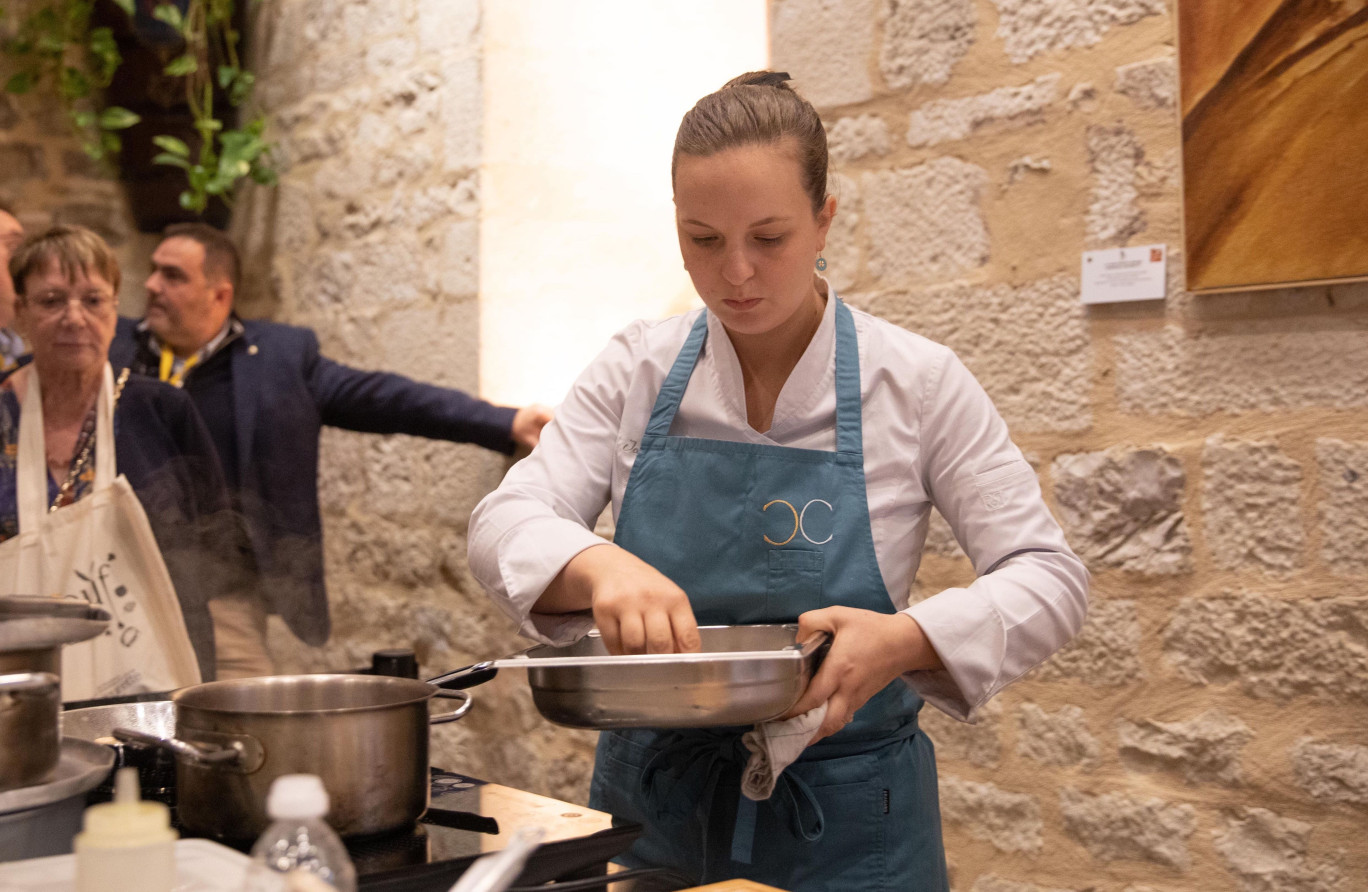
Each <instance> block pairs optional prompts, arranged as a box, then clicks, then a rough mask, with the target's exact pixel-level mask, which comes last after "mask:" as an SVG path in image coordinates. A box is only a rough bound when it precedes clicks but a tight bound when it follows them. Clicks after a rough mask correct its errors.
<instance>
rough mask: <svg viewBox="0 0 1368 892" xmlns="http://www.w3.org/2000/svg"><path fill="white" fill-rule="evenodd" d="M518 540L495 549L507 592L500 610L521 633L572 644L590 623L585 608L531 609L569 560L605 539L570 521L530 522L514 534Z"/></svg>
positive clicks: (590, 617)
mask: <svg viewBox="0 0 1368 892" xmlns="http://www.w3.org/2000/svg"><path fill="white" fill-rule="evenodd" d="M515 536H516V538H517V539H519V540H523V541H520V542H518V543H505V545H504V546H503V547H501V548H500V549H499V575H500V576H501V577H502V579H503V583H504V585H505V586H506V590H507V592H508V601H507V602H506V607H505V609H506V610H507V611H508V612H509V614H510V616H512V618H513V619H514V620H515V621H516V622H517V623H518V631H519V633H521V634H522V635H524V636H526V637H528V638H532V639H534V640H536V641H540V642H542V643H543V644H555V645H564V644H571V643H573V642H575V641H577V640H579V639H580V638H582V637H584V635H585V634H586V633H588V631H589V630H590V629H592V628H593V627H594V619H593V616H592V615H590V614H589V612H588V611H583V612H579V613H561V614H548V613H535V614H534V613H533V612H532V607H533V605H535V604H536V603H537V599H538V598H540V597H541V596H542V592H544V591H546V587H547V586H548V585H550V584H551V580H552V579H555V578H556V574H557V573H559V572H560V571H561V570H562V569H563V568H564V567H565V565H566V564H567V563H569V562H570V559H571V558H573V557H574V556H575V555H577V554H579V553H580V552H581V551H584V550H585V549H586V548H590V547H592V546H595V545H606V544H608V540H606V539H604V538H603V537H602V536H599V535H598V534H596V533H594V531H592V530H586V529H585V528H584V527H581V526H579V525H578V524H574V523H566V522H564V521H561V520H549V521H545V522H532V523H528V524H525V525H523V526H522V527H521V528H520V529H519V530H518V532H517V533H516V534H515Z"/></svg>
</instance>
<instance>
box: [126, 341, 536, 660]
mask: <svg viewBox="0 0 1368 892" xmlns="http://www.w3.org/2000/svg"><path fill="white" fill-rule="evenodd" d="M136 325H137V323H136V321H135V320H132V319H120V320H119V327H118V333H117V334H116V335H115V338H114V342H113V344H112V345H111V346H110V348H109V359H110V363H111V364H112V365H113V367H114V369H115V370H116V372H117V370H119V369H121V368H124V367H127V366H130V365H133V364H134V359H135V356H136V354H137V350H138V342H137V333H136ZM243 326H244V329H245V330H244V332H243V335H242V336H241V337H239V338H236V339H235V340H233V341H231V342H230V343H228V344H226V345H225V346H224V347H223V348H222V349H224V350H227V351H230V357H229V359H230V368H231V374H232V394H233V401H232V402H233V404H232V406H231V407H229V406H225V405H211V404H207V401H206V400H204V399H201V398H197V399H196V400H195V404H196V407H197V408H198V409H199V412H200V414H201V415H203V416H205V418H206V419H211V418H216V419H218V420H220V421H221V420H223V419H222V415H223V413H225V412H231V413H232V425H233V430H234V433H235V436H236V445H237V461H238V468H239V477H240V484H239V488H238V491H237V492H236V493H234V497H235V501H236V503H237V506H238V509H239V510H240V511H241V512H242V514H243V516H244V518H245V521H246V526H247V530H248V533H249V535H250V538H251V545H252V551H253V552H254V554H255V557H256V564H257V572H258V573H259V582H260V593H261V595H262V596H263V597H264V598H265V599H266V602H267V604H269V605H270V606H271V608H272V609H273V611H274V612H276V613H279V614H280V615H281V617H283V618H284V620H285V622H286V623H287V624H288V625H289V627H290V629H291V630H292V631H293V632H294V633H295V634H296V635H297V636H298V637H299V638H300V639H302V640H303V641H305V642H307V643H309V644H313V645H319V644H322V643H323V642H325V641H327V639H328V635H329V631H330V622H329V619H328V601H327V590H326V588H325V587H324V580H323V533H322V522H321V518H320V513H319V507H318V438H319V432H320V430H321V428H322V426H323V425H325V424H326V425H330V426H332V427H340V428H345V429H347V430H354V431H363V432H368V433H379V434H391V433H402V434H411V435H414V436H419V437H429V438H433V439H441V440H452V441H455V442H461V443H474V444H477V445H479V446H483V447H485V448H487V449H493V450H497V451H499V452H503V453H506V454H511V453H512V452H513V449H514V443H513V440H512V437H511V428H512V424H513V416H514V414H515V413H516V410H515V409H511V408H505V407H499V406H494V405H492V404H490V403H487V402H485V401H483V400H479V399H476V398H474V397H472V396H470V395H468V394H465V393H462V392H461V391H459V390H452V389H449V388H445V387H436V386H433V385H430V384H423V383H420V382H417V381H413V380H411V379H409V378H405V377H403V376H402V375H396V374H392V373H388V372H368V371H361V370H359V369H353V368H349V367H348V366H345V365H342V364H340V363H337V362H333V361H332V360H330V359H328V358H327V357H324V356H322V355H320V353H319V347H318V337H317V335H315V334H314V332H313V331H311V330H309V329H307V328H299V327H296V326H292V325H282V324H280V323H275V322H266V321H262V320H244V321H243ZM136 370H137V369H136V368H135V371H136ZM191 380H192V381H193V377H192V379H191ZM187 389H188V390H189V391H190V393H191V396H192V397H193V396H195V394H194V388H193V387H191V388H187ZM210 426H211V427H213V426H214V425H213V424H211V425H210Z"/></svg>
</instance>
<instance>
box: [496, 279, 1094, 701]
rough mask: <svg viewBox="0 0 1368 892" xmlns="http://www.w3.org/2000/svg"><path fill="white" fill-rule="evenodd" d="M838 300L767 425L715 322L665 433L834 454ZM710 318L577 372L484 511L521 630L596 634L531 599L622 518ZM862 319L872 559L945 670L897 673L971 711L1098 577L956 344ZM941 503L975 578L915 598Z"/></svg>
mask: <svg viewBox="0 0 1368 892" xmlns="http://www.w3.org/2000/svg"><path fill="white" fill-rule="evenodd" d="M830 297H834V292H831V293H830ZM830 297H829V298H828V300H827V306H826V312H825V313H824V315H823V317H822V322H821V325H820V326H819V327H818V329H817V333H816V334H815V335H814V336H813V338H812V342H811V343H810V344H809V345H808V348H807V350H806V351H805V352H804V354H803V356H802V358H801V359H800V360H799V362H798V365H797V366H796V367H795V368H794V370H793V372H792V374H791V375H790V376H789V379H788V381H787V382H786V383H785V385H784V388H783V390H782V391H781V392H780V394H779V399H778V402H777V404H776V405H775V409H774V420H773V422H772V424H771V427H770V429H769V431H767V432H766V433H759V432H757V431H756V430H754V429H753V428H751V427H750V425H749V424H748V423H747V420H746V399H745V390H744V387H743V386H742V380H741V366H740V363H739V362H738V361H737V357H736V353H735V351H734V349H733V348H732V345H731V341H730V339H729V338H728V337H727V334H726V331H725V330H724V329H723V328H722V326H721V323H719V322H718V321H717V318H716V317H715V316H711V315H710V316H709V318H708V339H707V343H706V344H705V346H704V349H703V352H702V354H701V355H700V356H699V359H698V364H697V366H696V367H695V369H694V373H693V377H692V378H691V379H690V381H689V385H688V388H687V390H686V391H685V393H684V398H683V401H682V403H681V405H680V408H679V412H678V414H677V415H676V416H675V420H674V426H673V428H672V429H671V433H672V434H673V435H675V436H684V437H700V438H707V439H714V440H728V441H734V442H745V443H763V444H768V445H777V446H789V447H798V448H803V449H823V450H828V451H830V450H834V449H835V446H836V433H835V418H836V395H835V346H836V345H835V301H834V300H831V299H830ZM699 312H702V311H701V310H695V311H694V312H692V313H687V314H685V315H682V316H675V317H672V318H670V319H666V320H663V321H659V322H646V321H639V322H635V323H633V324H631V325H629V326H627V327H626V328H625V329H623V330H622V331H620V332H619V333H618V334H617V335H616V336H615V337H614V338H613V339H612V341H611V342H610V343H609V344H608V346H607V347H606V348H605V349H604V350H603V352H602V353H600V354H599V356H598V358H597V359H595V360H594V362H593V363H592V364H591V365H590V366H589V367H588V368H587V369H586V370H585V371H584V372H583V373H582V374H581V375H580V377H579V380H577V381H576V382H575V385H574V387H573V388H572V389H571V391H570V394H569V395H568V396H567V397H566V399H565V402H564V403H563V404H562V405H561V406H560V407H559V408H558V409H557V410H556V415H555V418H554V420H553V421H552V422H551V423H550V424H548V425H547V426H546V428H545V429H544V430H543V431H542V435H541V443H540V445H538V446H537V448H536V450H534V451H533V453H532V454H531V455H530V456H528V457H527V458H525V459H523V460H522V461H520V462H518V463H517V464H516V465H514V466H513V467H512V469H510V470H509V472H508V474H507V476H506V477H505V478H504V480H503V482H502V483H501V484H500V486H499V487H498V489H496V490H495V491H494V492H492V493H490V494H489V495H488V496H486V497H485V498H484V499H483V500H482V501H481V502H480V504H479V505H478V506H477V507H476V508H475V512H474V514H473V515H472V516H471V519H470V532H469V549H470V566H471V569H472V571H473V572H474V574H475V576H476V578H477V579H479V581H480V582H481V584H483V585H484V586H485V588H486V589H487V590H488V591H489V592H490V594H491V596H492V597H493V598H494V600H495V601H496V602H497V603H498V604H499V606H500V607H501V608H502V609H503V610H504V611H505V612H506V613H507V614H508V615H509V616H511V617H512V618H513V619H514V620H515V621H516V622H518V623H519V625H520V627H521V631H522V633H523V634H524V635H527V636H528V637H531V638H535V639H537V640H539V641H543V642H547V643H551V644H568V643H570V642H571V641H574V640H575V639H577V638H579V637H580V636H582V635H583V634H585V633H586V632H587V631H588V630H589V629H590V628H592V626H593V619H592V617H591V616H590V615H589V614H588V613H575V614H564V615H546V614H534V613H532V606H533V604H534V603H535V602H536V600H537V598H538V597H540V596H541V593H542V592H543V591H544V590H545V589H546V586H547V585H548V584H549V583H550V582H551V580H552V579H553V578H554V577H555V575H556V574H557V573H559V572H560V570H561V568H562V567H564V566H565V564H566V563H567V562H568V561H569V560H570V559H571V558H572V557H574V556H575V555H576V554H578V553H579V552H580V551H583V550H584V549H585V548H588V547H590V546H592V545H597V544H602V542H603V539H602V538H600V537H599V536H598V535H597V534H595V533H594V531H593V527H594V524H595V521H596V520H597V518H598V517H599V515H600V513H601V512H602V511H603V509H604V507H605V506H606V505H607V504H608V503H609V502H610V501H611V503H612V507H613V518H614V519H615V520H616V518H617V516H618V513H619V511H620V510H621V507H622V496H623V492H624V491H625V490H626V488H627V478H628V476H629V475H630V474H631V471H632V463H633V461H634V460H635V458H636V451H637V444H638V442H639V441H640V439H641V436H642V433H643V432H644V431H645V428H646V422H647V419H648V418H649V417H650V414H651V409H652V407H653V406H654V404H655V398H656V394H657V393H658V392H659V390H660V387H661V384H662V383H663V382H664V380H665V376H666V374H667V373H668V372H669V370H670V367H671V365H672V364H673V363H674V360H675V357H676V355H677V354H678V353H679V350H680V348H681V347H682V346H683V344H684V339H685V338H686V337H687V335H688V333H689V329H690V328H691V326H692V325H693V323H694V320H695V319H696V317H697V314H698V313H699ZM852 314H853V315H854V319H855V331H856V339H857V341H858V343H859V353H860V383H861V393H862V396H863V413H862V416H863V420H864V471H865V486H866V489H867V492H868V497H869V514H870V523H871V526H872V528H873V530H872V531H873V536H874V550H875V554H876V556H877V557H878V561H879V569H880V570H881V572H882V574H883V579H884V583H885V585H886V586H887V589H888V593H889V595H890V596H891V597H892V599H893V603H894V606H895V607H896V608H897V609H899V610H902V611H903V612H905V613H907V614H909V615H910V616H912V618H913V619H915V620H916V621H917V622H918V623H919V624H920V625H921V627H922V629H923V630H924V632H925V633H926V636H927V638H928V639H929V640H930V642H931V644H932V646H933V647H934V648H935V649H936V653H937V654H938V655H939V656H940V658H941V660H942V662H943V663H944V664H945V669H944V670H937V671H921V672H911V673H908V674H907V675H906V676H904V678H905V680H906V681H907V682H908V683H909V684H910V685H912V687H913V688H914V689H915V690H916V691H917V692H918V693H919V694H921V696H922V697H923V698H924V699H925V700H926V701H927V702H929V703H932V704H934V705H936V706H937V707H939V708H940V709H942V710H944V711H945V712H946V713H948V714H950V715H952V716H954V717H956V718H960V719H964V720H966V721H967V720H970V719H972V717H973V715H974V713H975V711H976V710H977V709H978V708H979V707H980V706H982V705H983V704H984V703H985V702H987V701H988V699H989V698H991V697H992V696H993V695H994V694H996V693H997V692H998V691H1000V690H1002V689H1003V688H1004V687H1006V686H1007V685H1008V684H1010V683H1011V682H1013V681H1015V680H1016V679H1017V678H1019V677H1020V676H1021V675H1023V674H1024V673H1026V672H1027V671H1029V670H1030V669H1032V668H1034V667H1035V666H1036V665H1038V664H1039V663H1041V662H1042V661H1044V660H1045V659H1046V658H1047V657H1049V656H1050V654H1052V653H1054V652H1055V651H1056V650H1057V649H1059V648H1060V647H1061V646H1063V645H1064V644H1065V643H1066V642H1067V641H1068V640H1069V639H1070V638H1072V637H1073V636H1074V635H1075V634H1076V633H1077V632H1078V629H1079V628H1080V626H1081V625H1082V623H1083V619H1084V616H1085V614H1086V613H1087V593H1088V573H1087V570H1086V569H1085V568H1084V566H1083V563H1082V562H1081V561H1080V560H1079V559H1078V558H1077V557H1076V556H1075V555H1074V553H1073V552H1072V551H1071V550H1070V549H1069V546H1068V543H1066V542H1065V541H1064V534H1063V532H1062V531H1061V530H1060V528H1059V525H1058V524H1057V523H1056V522H1055V520H1054V518H1053V517H1052V516H1051V514H1050V512H1049V509H1048V508H1047V507H1046V505H1045V503H1044V501H1043V500H1042V499H1041V495H1040V485H1039V482H1038V481H1037V479H1036V475H1035V472H1034V471H1033V470H1032V469H1031V466H1030V465H1029V464H1027V463H1026V461H1025V460H1024V459H1023V458H1022V456H1021V451H1020V450H1019V449H1018V448H1017V447H1016V445H1015V444H1013V443H1012V441H1011V439H1010V437H1009V435H1008V432H1007V425H1006V424H1005V423H1004V422H1003V420H1002V418H1001V417H1000V416H999V415H998V413H997V410H996V409H995V408H994V407H993V404H992V402H991V401H990V400H989V398H988V395H987V394H986V393H985V392H984V391H983V388H982V387H980V386H979V384H978V382H977V381H976V380H975V379H974V377H973V375H972V374H970V372H969V370H968V369H966V368H965V367H964V365H963V364H962V363H960V361H959V359H958V358H957V357H956V356H955V355H954V353H953V352H952V351H951V350H950V349H949V348H947V347H944V346H941V345H940V344H936V343H934V342H932V341H929V340H927V339H926V338H923V337H921V336H919V335H916V334H912V333H911V332H909V331H906V330H904V329H901V328H898V327H897V326H895V325H892V324H891V323H888V322H885V321H883V320H881V319H878V318H876V317H873V316H870V315H869V314H867V313H864V312H861V311H859V310H855V309H853V308H852ZM932 505H934V506H935V507H936V508H937V509H938V510H939V511H940V513H941V514H942V515H943V516H944V517H945V519H946V520H947V521H948V522H949V524H950V527H951V529H952V530H953V531H954V533H955V537H956V539H958V540H959V543H960V546H961V547H962V548H963V549H964V551H965V553H966V554H967V555H968V556H969V558H970V560H971V561H972V562H973V565H974V570H975V572H976V573H977V575H978V578H977V579H976V580H975V581H974V583H973V584H972V585H970V586H968V587H967V588H953V589H947V590H945V591H942V592H940V593H938V594H935V595H933V596H931V597H928V598H926V599H924V600H921V601H918V602H917V603H915V604H911V605H910V606H909V604H908V590H909V587H910V586H911V583H912V579H913V577H914V576H915V575H916V572H917V567H918V565H919V564H920V562H921V551H922V546H923V545H924V544H925V542H926V528H927V520H928V516H929V514H930V512H931V507H932Z"/></svg>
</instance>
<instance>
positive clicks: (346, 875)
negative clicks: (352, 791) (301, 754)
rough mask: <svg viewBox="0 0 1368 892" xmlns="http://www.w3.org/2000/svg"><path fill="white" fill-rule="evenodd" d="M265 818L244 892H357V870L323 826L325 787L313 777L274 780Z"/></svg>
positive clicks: (326, 804)
mask: <svg viewBox="0 0 1368 892" xmlns="http://www.w3.org/2000/svg"><path fill="white" fill-rule="evenodd" d="M266 813H267V814H268V815H269V816H270V818H271V825H270V826H269V827H267V828H266V830H265V831H264V832H263V833H262V834H261V837H260V838H259V839H257V841H256V845H254V846H253V847H252V863H251V864H250V865H249V866H248V868H247V879H246V883H245V885H244V887H243V889H244V892H334V890H335V892H356V868H354V867H353V866H352V863H351V858H350V857H349V856H348V855H347V849H346V848H345V847H344V846H343V845H342V840H341V839H340V838H339V837H338V835H337V831H335V830H333V829H332V828H331V827H329V826H328V824H327V822H325V821H324V820H323V816H324V815H326V814H327V813H328V792H327V790H325V789H323V781H321V780H320V779H319V778H317V777H316V776H314V775H312V774H286V775H282V776H280V777H278V778H276V779H275V781H274V782H273V783H272V784H271V792H270V794H269V795H268V796H267V797H266Z"/></svg>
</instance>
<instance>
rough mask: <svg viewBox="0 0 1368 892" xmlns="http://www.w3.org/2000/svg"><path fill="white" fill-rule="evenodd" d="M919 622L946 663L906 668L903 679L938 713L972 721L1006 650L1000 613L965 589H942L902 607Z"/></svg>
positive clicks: (993, 689)
mask: <svg viewBox="0 0 1368 892" xmlns="http://www.w3.org/2000/svg"><path fill="white" fill-rule="evenodd" d="M903 613H906V614H907V615H908V616H910V617H912V618H913V619H914V620H916V621H917V624H918V625H919V626H921V628H922V632H924V633H925V634H926V638H927V640H928V641H930V642H931V646H932V647H934V648H935V649H936V654H937V655H938V656H939V657H940V659H941V662H942V663H944V664H945V668H944V669H935V670H921V671H917V672H909V673H907V674H906V675H904V676H903V679H904V680H905V681H906V682H907V683H908V684H909V685H911V686H912V689H913V690H915V691H916V692H917V693H918V694H919V695H921V698H922V699H923V700H925V701H926V702H927V703H930V704H931V705H932V706H935V707H936V708H938V709H940V710H941V711H942V712H944V713H946V714H947V715H950V716H952V717H954V718H957V719H959V720H960V721H962V722H970V721H973V719H974V714H975V713H976V712H977V711H978V709H979V707H980V706H982V705H983V704H984V703H986V702H988V699H989V698H990V697H992V695H993V694H994V693H995V692H996V691H997V688H998V684H997V680H998V675H999V669H1000V667H1001V666H1002V660H1003V656H1004V654H1005V650H1006V639H1007V635H1006V631H1005V630H1004V629H1003V626H1002V618H1001V617H1000V616H998V613H997V611H996V610H994V609H993V608H992V607H991V606H990V605H989V604H986V603H984V602H983V601H982V600H981V599H979V598H976V597H974V595H973V593H972V592H969V591H967V590H965V589H956V588H952V589H946V590H945V591H943V592H941V593H940V594H937V595H933V596H931V597H930V598H927V599H926V600H924V601H919V602H917V603H916V604H913V605H912V606H910V607H908V608H907V609H906V610H904V611H903Z"/></svg>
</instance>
